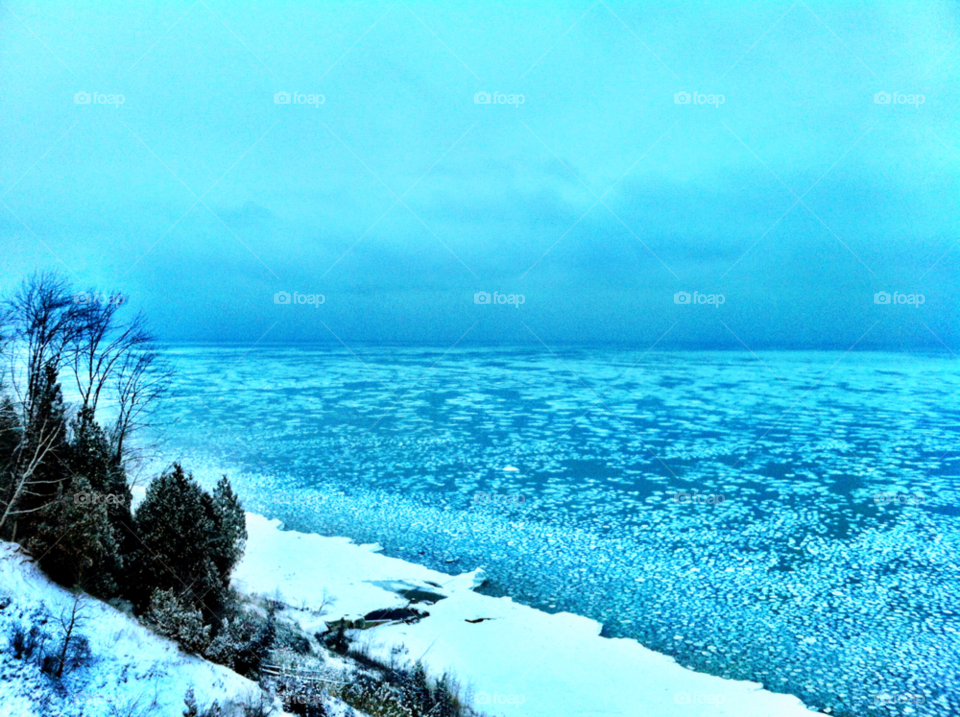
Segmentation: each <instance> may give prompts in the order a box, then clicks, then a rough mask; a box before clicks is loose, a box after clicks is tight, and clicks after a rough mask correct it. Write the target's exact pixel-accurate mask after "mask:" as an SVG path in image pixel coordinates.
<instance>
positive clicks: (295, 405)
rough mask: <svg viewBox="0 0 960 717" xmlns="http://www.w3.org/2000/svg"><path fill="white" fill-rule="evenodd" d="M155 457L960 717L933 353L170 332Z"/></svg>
mask: <svg viewBox="0 0 960 717" xmlns="http://www.w3.org/2000/svg"><path fill="white" fill-rule="evenodd" d="M170 355H171V357H172V359H173V360H174V362H175V364H176V367H177V373H178V376H177V383H176V395H175V397H174V398H173V399H172V400H170V401H169V402H168V404H167V405H166V406H165V408H164V416H163V417H164V419H165V422H166V425H165V427H164V429H163V431H162V432H161V434H160V438H161V440H162V447H163V455H164V456H165V458H167V459H172V458H180V459H182V460H183V461H184V464H185V467H186V468H188V469H190V470H193V471H194V473H195V474H196V475H197V477H198V478H200V479H201V480H202V481H203V482H204V483H207V484H209V483H212V482H213V481H214V480H215V479H216V477H218V476H219V475H220V473H222V472H225V473H227V474H228V475H229V476H230V477H231V480H232V481H233V482H234V484H235V486H236V487H237V488H238V490H239V492H240V494H241V496H242V498H243V499H244V502H245V505H246V507H247V508H248V509H250V510H255V511H257V512H261V513H264V514H266V515H269V516H271V517H277V518H281V519H282V520H284V522H285V523H286V524H287V525H288V526H290V527H292V528H296V529H299V530H311V531H316V532H321V533H325V534H339V535H348V536H350V537H353V538H355V539H357V540H359V541H363V542H374V541H376V542H379V543H380V544H381V545H383V546H384V547H385V549H386V551H387V552H388V553H389V554H391V555H395V556H397V557H402V558H405V559H408V560H413V561H416V562H420V563H423V564H426V565H429V566H430V567H434V568H438V569H441V570H445V571H447V572H460V571H465V570H471V569H473V568H475V567H477V566H481V565H482V566H484V569H485V571H486V573H487V577H488V578H489V580H490V583H489V586H488V587H487V588H486V589H488V590H489V591H490V592H493V593H496V594H507V595H510V596H511V597H513V598H515V599H518V600H521V601H523V602H525V603H527V604H531V605H534V606H537V607H540V608H542V609H545V610H550V611H560V610H567V611H570V612H576V613H578V614H583V615H587V616H589V617H592V618H594V619H596V620H598V621H600V622H602V623H603V624H604V634H607V635H610V636H616V637H631V638H635V639H638V640H640V641H641V642H643V643H644V644H645V645H647V646H648V647H651V648H652V649H655V650H659V651H662V652H665V653H668V654H670V655H673V656H675V657H676V658H677V660H678V661H680V662H681V663H682V664H684V665H687V666H689V667H691V668H693V669H697V670H701V671H707V672H711V673H714V674H719V675H723V676H728V677H735V678H738V679H752V680H756V681H760V682H763V683H764V684H765V685H766V686H768V687H769V688H770V689H773V690H776V691H784V692H791V693H793V694H796V695H798V696H799V697H801V699H803V700H804V701H805V702H806V703H807V704H808V705H810V706H812V707H816V708H818V709H823V708H825V707H830V708H831V709H832V710H833V713H834V714H841V715H865V714H916V715H955V714H960V599H958V597H960V539H958V538H960V478H958V476H960V442H958V438H960V364H958V362H957V361H956V360H955V359H954V358H953V357H951V356H949V355H909V354H881V353H847V354H843V353H840V352H836V353H832V352H802V353H801V352H797V353H791V352H770V353H758V354H755V355H754V354H750V353H747V352H743V353H738V352H650V353H646V354H645V353H643V352H641V351H629V350H621V349H576V350H573V349H571V350H563V351H556V353H553V352H551V351H549V350H546V349H542V350H531V349H455V350H452V351H449V352H445V351H444V350H442V349H413V348H395V349H386V348H377V349H357V348H353V349H352V351H348V350H343V349H341V350H335V349H322V350H321V349H303V348H288V347H258V348H255V349H253V350H249V349H248V348H246V347H243V348H239V347H238V348H229V347H217V348H212V347H197V346H192V347H176V348H173V349H171V351H170Z"/></svg>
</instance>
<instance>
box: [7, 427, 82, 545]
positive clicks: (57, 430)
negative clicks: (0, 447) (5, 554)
mask: <svg viewBox="0 0 960 717" xmlns="http://www.w3.org/2000/svg"><path fill="white" fill-rule="evenodd" d="M33 430H34V433H33V436H32V440H30V441H29V442H27V441H24V440H21V442H20V445H19V446H18V447H17V449H16V451H15V455H14V460H13V465H12V466H10V467H9V468H8V469H7V474H8V476H10V478H11V480H10V482H9V485H7V486H5V487H6V493H7V495H5V496H4V497H2V498H0V506H2V507H3V513H2V514H0V535H2V534H3V529H4V526H5V525H6V524H7V521H8V520H11V519H12V522H13V529H12V533H11V536H10V540H12V541H15V540H16V532H17V528H16V520H17V518H19V517H20V516H22V515H29V514H30V513H36V512H37V511H39V510H43V509H44V508H45V507H47V503H44V502H40V503H39V504H36V503H34V504H31V502H30V501H27V504H28V506H29V507H22V506H23V503H24V502H25V499H29V498H42V497H43V496H45V495H48V494H49V493H50V492H51V488H52V489H53V491H55V490H56V487H55V486H56V485H57V484H59V483H62V482H63V481H64V480H65V479H66V477H65V476H63V477H60V478H56V479H53V480H42V479H38V478H37V477H36V473H37V469H38V468H39V467H40V466H42V465H44V463H45V462H46V461H47V460H48V459H49V456H50V454H51V452H52V451H53V449H54V447H55V446H56V445H57V444H58V443H59V441H60V439H61V438H62V435H61V427H60V426H59V425H54V424H53V422H52V421H51V420H50V419H49V417H48V418H47V420H45V421H44V422H43V423H41V424H40V425H39V426H36V425H35V426H34V429H33Z"/></svg>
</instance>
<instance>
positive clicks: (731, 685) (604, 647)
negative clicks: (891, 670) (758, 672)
mask: <svg viewBox="0 0 960 717" xmlns="http://www.w3.org/2000/svg"><path fill="white" fill-rule="evenodd" d="M247 530H248V532H249V539H248V541H247V548H246V554H245V556H244V558H243V560H242V561H241V563H240V565H239V566H238V567H237V569H236V572H235V574H234V584H235V586H236V587H237V588H238V589H239V590H240V591H241V592H246V593H250V594H254V593H256V594H261V595H271V596H272V595H276V594H277V593H278V592H279V595H280V596H281V599H282V600H283V601H284V602H286V603H288V604H290V605H294V606H296V607H302V608H304V611H303V612H302V615H303V616H304V617H303V618H302V624H303V627H304V628H305V629H307V630H309V631H311V632H316V631H318V630H321V629H323V628H324V625H323V620H322V619H321V618H318V617H316V613H311V612H310V610H314V611H316V610H318V609H320V608H321V606H323V605H324V603H325V602H326V608H325V610H326V614H325V615H324V618H323V619H326V620H334V619H338V618H341V617H348V618H351V619H354V618H358V617H362V616H363V615H365V614H367V613H369V612H370V611H372V610H376V609H380V608H398V607H403V606H404V605H406V604H407V603H408V599H407V597H405V596H404V595H403V594H402V593H404V591H406V594H408V595H409V594H410V593H409V591H410V590H412V589H416V590H418V591H420V593H419V594H421V595H423V594H429V593H435V594H437V595H442V596H444V599H441V600H439V601H437V602H435V603H434V604H424V603H421V604H420V605H418V606H417V607H418V608H419V609H425V610H427V611H428V612H429V617H426V618H424V619H422V620H420V621H419V622H416V623H413V624H390V625H381V626H378V627H375V628H372V629H368V630H363V631H356V632H355V633H354V635H355V637H356V638H357V640H359V641H361V642H364V643H366V644H367V645H368V647H369V651H370V652H371V654H374V655H377V656H380V657H383V658H384V659H385V660H389V658H390V655H391V650H392V649H393V648H395V647H397V646H399V645H403V646H405V647H406V648H407V650H408V652H407V653H406V654H405V657H406V658H408V659H411V660H412V659H417V658H420V657H422V660H423V662H424V664H425V665H426V667H427V669H428V672H430V673H431V674H434V675H439V674H440V673H443V672H444V671H447V672H450V673H452V674H453V675H455V676H456V677H458V678H459V679H461V680H463V681H464V683H465V686H467V687H469V688H471V690H472V697H473V701H474V704H475V706H476V707H477V708H479V709H482V710H483V711H484V712H486V713H487V714H488V715H524V716H528V717H561V716H563V715H570V716H571V717H588V716H589V715H608V716H611V717H613V716H616V715H623V716H624V717H645V716H648V715H649V716H650V717H653V716H656V717H701V716H702V717H708V716H709V717H720V716H729V717H794V716H797V717H799V716H800V715H804V716H805V717H809V715H811V714H815V713H814V712H812V711H810V710H808V709H807V708H806V707H805V706H804V705H803V704H802V703H801V702H800V700H799V699H797V698H796V697H794V696H792V695H785V694H777V693H774V692H770V691H768V690H765V689H763V687H762V685H760V684H758V683H755V682H744V681H733V680H725V679H722V678H719V677H714V676H712V675H707V674H702V673H698V672H693V671H691V670H688V669H686V668H684V667H682V666H680V665H678V664H677V663H676V662H675V661H674V660H673V658H671V657H668V656H666V655H662V654H660V653H657V652H653V651H652V650H648V649H647V648H645V647H643V646H642V645H640V644H639V643H637V642H636V641H634V640H629V639H622V638H616V639H610V638H605V637H600V631H601V627H602V626H601V625H600V624H599V623H598V622H596V621H594V620H590V619H588V618H585V617H581V616H578V615H572V614H570V613H556V614H549V613H546V612H542V611H540V610H536V609H533V608H530V607H526V606H524V605H520V604H518V603H516V602H514V601H513V600H511V599H510V598H506V597H504V598H494V597H489V596H485V595H481V594H478V593H476V592H474V590H473V588H474V587H476V586H477V585H479V584H480V582H482V570H479V569H478V570H473V571H472V572H468V573H463V574H461V575H456V576H454V575H448V574H445V573H441V572H438V571H435V570H430V569H428V568H426V567H423V566H420V565H415V564H413V563H408V562H406V561H403V560H398V559H396V558H390V557H387V556H384V555H381V554H379V552H378V550H379V548H378V547H377V546H372V545H356V544H354V543H352V542H351V541H350V540H349V539H347V538H334V537H323V536H320V535H315V534H305V533H297V532H293V531H285V530H283V529H282V525H281V524H280V522H279V521H277V520H268V519H267V518H264V517H263V516H260V515H256V514H253V513H248V514H247ZM331 599H332V600H333V603H332V604H330V601H331ZM427 599H428V600H429V599H430V598H429V596H427ZM707 649H709V647H708V648H707Z"/></svg>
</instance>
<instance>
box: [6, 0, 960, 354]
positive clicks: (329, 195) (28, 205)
mask: <svg viewBox="0 0 960 717" xmlns="http://www.w3.org/2000/svg"><path fill="white" fill-rule="evenodd" d="M958 43H960V6H958V5H957V4H956V3H955V2H938V1H937V0H932V1H929V0H928V1H924V2H916V3H909V2H885V3H866V2H863V3H861V2H834V1H832V0H831V1H830V2H826V1H819V0H797V2H792V3H791V2H704V3H686V2H683V3H680V2H649V3H643V4H640V3H634V2H617V1H616V0H600V1H598V2H591V1H590V0H586V1H583V2H569V3H564V2H550V3H537V2H529V3H519V2H514V3H501V2H497V3H494V2H473V3H455V2H433V3H428V2H415V1H414V0H399V1H393V0H387V1H386V2H359V3H330V2H324V3H319V2H313V3H307V2H289V3H270V2H257V3H253V2H245V1H240V0H234V1H232V2H225V1H223V0H195V1H191V0H186V1H185V2H177V1H170V0H164V2H159V3H139V2H138V3H135V4H130V3H123V4H121V3H109V2H98V3H90V4H87V6H86V7H82V6H81V5H80V4H78V3H74V2H42V3H23V2H18V1H16V0H11V1H10V2H5V3H4V4H3V5H0V81H2V91H0V123H2V127H0V249H2V254H0V255H2V256H3V261H2V262H0V291H2V292H5V293H6V292H9V291H10V289H11V288H12V287H13V286H15V284H16V283H17V282H18V281H19V280H20V279H21V278H22V277H23V276H25V275H27V274H29V273H31V272H33V271H36V270H38V269H49V270H55V271H59V272H61V273H62V274H64V275H65V276H66V277H67V278H70V279H71V280H72V281H73V282H74V284H75V285H76V286H77V287H78V289H86V288H88V287H90V288H95V289H96V290H98V291H102V292H103V293H104V296H110V295H113V294H114V293H121V294H122V295H123V296H124V297H125V298H126V300H127V301H128V303H129V304H130V305H131V306H133V307H136V308H139V309H142V310H143V311H144V312H145V313H146V314H147V316H148V317H149V319H150V321H151V324H152V325H153V326H154V328H155V330H156V331H157V332H158V334H159V335H160V337H161V338H163V339H164V340H167V341H172V342H174V341H204V342H224V343H232V344H241V345H250V346H253V345H257V344H260V343H275V342H303V343H315V342H324V343H333V344H336V345H345V346H348V347H350V346H354V345H360V344H370V343H373V344H400V343H403V344H424V345H427V344H429V345H436V346H445V347H452V346H454V345H469V344H490V345H514V344H522V345H530V344H532V345H544V346H547V347H554V346H560V345H566V344H612V345H624V346H630V347H636V348H639V349H647V348H651V347H654V346H656V347H660V348H731V349H749V350H764V349H775V348H791V349H793V348H803V349H836V350H842V351H846V350H849V349H857V350H859V349H884V350H902V351H944V352H946V351H950V352H951V353H955V354H960V326H958V321H957V308H958V299H960V292H958V282H957V280H956V279H957V276H958V269H960V245H958V242H960V230H958V221H957V220H958V218H960V164H958V160H960V133H958V129H960V119H958V118H960V111H958V110H960V102H958V99H960V83H958V82H957V79H958V75H960V44H958ZM287 98H289V100H290V101H289V102H287V101H286V99H287ZM488 98H489V100H490V101H489V102H487V101H486V100H487V99H488ZM287 297H289V299H290V301H289V303H286V298H287ZM488 299H489V300H488ZM499 301H503V302H505V303H498V302H499ZM298 302H302V303H298Z"/></svg>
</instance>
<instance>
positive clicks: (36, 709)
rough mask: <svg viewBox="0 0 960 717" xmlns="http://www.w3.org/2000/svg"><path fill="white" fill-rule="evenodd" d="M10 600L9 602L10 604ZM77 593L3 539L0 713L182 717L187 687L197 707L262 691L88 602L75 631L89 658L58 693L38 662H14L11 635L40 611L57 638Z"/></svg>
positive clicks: (106, 607) (35, 716)
mask: <svg viewBox="0 0 960 717" xmlns="http://www.w3.org/2000/svg"><path fill="white" fill-rule="evenodd" d="M8 600H9V603H8ZM72 604H73V596H72V595H71V594H70V593H69V592H67V591H66V590H64V589H63V588H61V587H60V586H58V585H56V584H54V583H53V582H51V581H50V580H49V578H47V577H46V576H45V575H44V574H43V573H42V572H41V571H40V569H39V568H37V567H36V565H34V564H33V562H32V561H30V560H29V559H28V558H26V557H25V556H24V555H23V554H22V553H20V552H19V551H18V546H17V545H15V544H13V543H6V542H0V605H5V607H3V608H2V609H0V705H2V708H0V713H2V714H3V715H10V716H11V717H14V716H15V717H51V715H80V714H83V715H84V716H85V717H101V716H102V717H107V716H108V715H116V714H137V715H147V714H156V715H180V714H182V713H183V708H184V704H183V698H184V695H185V694H186V692H187V688H189V687H193V689H194V693H195V695H196V700H197V703H198V705H200V706H201V707H206V706H207V705H209V704H210V703H211V702H213V701H214V700H217V701H218V702H219V703H220V705H221V706H226V705H227V704H228V703H230V702H233V703H236V702H238V701H241V700H244V699H245V698H246V697H248V696H251V695H257V694H258V693H259V688H258V687H257V685H256V684H255V683H253V682H251V681H250V680H247V679H245V678H243V677H240V676H239V675H238V674H236V673H235V672H232V671H231V670H229V669H227V668H226V667H222V666H220V665H214V664H212V663H210V662H207V661H205V660H202V659H200V658H198V657H192V656H188V655H185V654H183V653H182V652H180V651H179V650H178V649H177V646H176V645H175V644H174V643H173V642H170V641H169V640H166V639H164V638H162V637H159V636H158V635H155V634H154V633H152V632H151V631H149V630H148V629H146V628H145V627H143V626H142V625H140V624H139V623H138V622H137V621H136V620H134V619H133V618H131V617H129V616H127V615H125V614H124V613H122V612H120V611H118V610H115V609H114V608H112V607H110V606H109V605H107V604H105V603H103V602H100V601H98V600H94V599H92V598H88V599H86V600H85V605H84V608H83V612H82V615H83V618H84V619H83V621H82V622H81V623H80V625H79V627H78V628H77V632H78V633H79V634H81V635H83V636H84V637H86V638H87V640H88V641H89V643H90V648H91V653H92V660H91V662H90V664H88V665H87V666H84V667H78V668H77V669H75V670H74V671H72V672H71V673H69V674H66V675H64V677H63V678H62V680H61V685H62V687H63V688H64V689H62V690H58V689H55V685H54V683H53V681H52V680H51V679H50V678H48V677H47V676H45V675H44V674H42V673H41V672H40V669H39V667H38V666H37V665H35V664H33V663H32V662H29V661H24V660H18V659H15V658H14V657H13V655H12V654H11V650H10V649H9V647H10V645H9V641H10V634H11V631H12V629H13V627H14V625H15V624H16V623H17V622H19V623H21V624H23V625H25V626H26V628H27V629H29V628H30V626H31V624H36V620H35V619H34V617H35V615H31V613H35V611H37V610H38V609H40V610H42V611H43V612H45V613H48V614H50V615H51V616H52V618H53V619H52V621H51V622H48V623H47V625H46V628H47V631H48V632H49V633H50V635H51V637H57V638H58V637H59V635H60V632H59V628H58V626H57V622H56V620H57V617H58V616H59V615H60V614H61V613H64V614H69V610H70V608H71V606H72Z"/></svg>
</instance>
